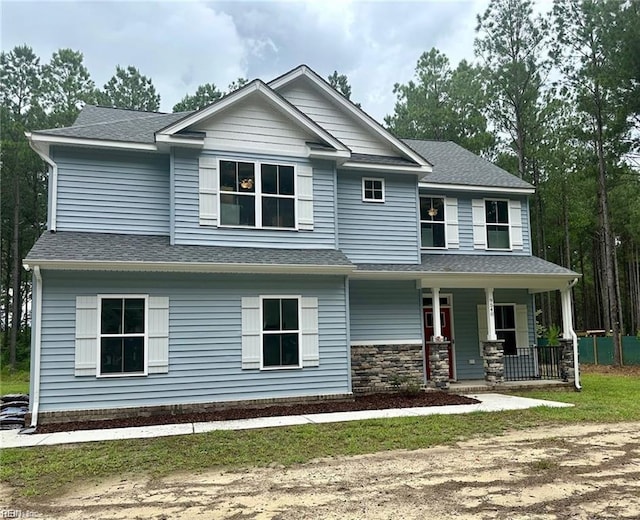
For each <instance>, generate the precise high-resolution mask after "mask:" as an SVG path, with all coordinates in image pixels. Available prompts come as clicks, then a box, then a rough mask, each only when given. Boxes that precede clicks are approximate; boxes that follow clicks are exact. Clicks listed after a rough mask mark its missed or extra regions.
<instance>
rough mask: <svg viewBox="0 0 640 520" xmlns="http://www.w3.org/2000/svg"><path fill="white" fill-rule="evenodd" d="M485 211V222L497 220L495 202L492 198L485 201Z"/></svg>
mask: <svg viewBox="0 0 640 520" xmlns="http://www.w3.org/2000/svg"><path fill="white" fill-rule="evenodd" d="M485 211H486V217H487V222H497V221H498V210H497V208H496V202H495V201H493V200H487V201H485Z"/></svg>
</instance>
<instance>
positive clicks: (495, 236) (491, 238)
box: [487, 225, 510, 249]
mask: <svg viewBox="0 0 640 520" xmlns="http://www.w3.org/2000/svg"><path fill="white" fill-rule="evenodd" d="M487 247H488V248H489V249H509V247H510V245H509V228H508V227H507V226H496V225H487Z"/></svg>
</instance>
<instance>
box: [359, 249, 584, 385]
mask: <svg viewBox="0 0 640 520" xmlns="http://www.w3.org/2000/svg"><path fill="white" fill-rule="evenodd" d="M371 267H372V266H366V269H365V266H359V267H358V271H359V272H358V275H357V278H362V280H363V281H362V282H361V281H360V280H358V281H357V282H355V281H354V283H357V284H363V283H365V282H364V280H365V279H368V280H369V282H367V283H368V284H370V285H371V286H376V284H378V285H379V286H380V287H381V291H383V287H384V286H385V284H386V286H387V287H394V288H396V287H402V286H405V287H406V284H407V283H410V284H412V285H413V288H414V290H415V292H416V294H417V296H418V298H416V299H417V300H418V302H419V303H418V306H419V312H420V324H421V330H420V333H421V339H420V343H421V344H422V345H421V346H420V347H418V345H415V346H414V358H413V367H414V370H413V372H412V374H413V375H412V377H413V378H415V376H416V370H415V366H416V359H415V354H417V353H418V352H420V353H421V354H422V360H421V361H422V364H423V374H422V380H423V383H424V384H426V385H427V386H429V387H434V388H442V389H447V388H450V387H455V388H456V391H459V389H458V388H457V387H459V386H460V385H463V386H464V387H466V388H470V389H472V390H471V391H480V388H485V389H486V388H495V387H496V386H503V387H511V386H516V383H517V386H523V385H525V386H526V385H527V384H533V382H540V384H543V385H558V384H561V383H564V384H565V385H575V386H576V387H579V378H578V374H577V372H578V363H577V337H576V335H575V332H574V330H573V318H572V294H571V288H572V286H573V284H574V283H575V280H576V279H577V277H578V276H579V275H578V274H577V273H575V272H573V271H570V270H568V269H565V268H562V267H560V266H556V265H554V264H550V263H549V262H545V261H544V260H541V259H538V258H536V257H529V256H520V257H513V256H508V257H507V256H499V255H491V256H489V255H486V256H480V255H436V254H430V255H423V261H422V265H421V266H420V267H421V268H422V270H420V271H418V269H408V267H409V266H402V267H403V268H402V270H399V269H398V270H394V269H393V268H392V267H391V266H386V269H381V268H380V267H381V266H375V267H376V268H377V269H376V270H375V271H374V270H373V269H371ZM411 267H412V268H413V266H411ZM416 267H418V266H416ZM361 269H362V272H360V270H361ZM427 269H428V270H427ZM365 272H366V274H365ZM354 278H356V277H354ZM547 291H559V292H560V294H561V300H562V318H563V320H562V321H563V323H562V337H561V339H560V345H559V346H555V347H553V346H551V347H539V346H537V345H536V333H535V330H536V327H535V306H534V299H533V295H534V294H535V293H537V292H547ZM406 298H411V295H410V294H409V292H408V289H406ZM414 301H415V300H414ZM371 305H375V302H371ZM405 312H406V310H405ZM387 314H389V315H390V316H392V315H393V313H391V312H387ZM387 343H389V344H387V345H385V346H384V349H385V352H386V353H387V354H393V352H394V348H393V345H392V344H391V343H392V342H387ZM401 348H404V349H407V348H408V346H406V345H405V346H404V347H401ZM379 361H380V363H382V364H384V365H386V369H387V371H388V372H393V371H394V369H395V368H396V367H395V366H394V362H393V360H392V359H386V360H385V359H384V354H382V356H381V359H380V360H379ZM391 379H392V380H393V379H395V380H402V379H403V377H397V376H393V377H392V378H391ZM405 379H406V378H405ZM529 382H532V383H529ZM453 385H455V386H453ZM473 389H477V390H473Z"/></svg>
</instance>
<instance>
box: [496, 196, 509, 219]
mask: <svg viewBox="0 0 640 520" xmlns="http://www.w3.org/2000/svg"><path fill="white" fill-rule="evenodd" d="M496 206H497V212H498V222H499V223H500V224H508V223H509V205H508V204H507V201H506V200H498V201H496Z"/></svg>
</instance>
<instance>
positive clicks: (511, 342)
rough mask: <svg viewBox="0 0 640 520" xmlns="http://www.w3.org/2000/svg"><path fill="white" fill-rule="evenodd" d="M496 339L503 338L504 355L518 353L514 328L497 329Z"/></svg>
mask: <svg viewBox="0 0 640 520" xmlns="http://www.w3.org/2000/svg"><path fill="white" fill-rule="evenodd" d="M496 336H497V337H498V339H502V340H504V344H503V346H504V353H505V355H506V356H515V355H516V354H517V353H518V349H517V348H516V332H515V331H514V330H504V331H497V332H496Z"/></svg>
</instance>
